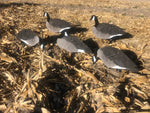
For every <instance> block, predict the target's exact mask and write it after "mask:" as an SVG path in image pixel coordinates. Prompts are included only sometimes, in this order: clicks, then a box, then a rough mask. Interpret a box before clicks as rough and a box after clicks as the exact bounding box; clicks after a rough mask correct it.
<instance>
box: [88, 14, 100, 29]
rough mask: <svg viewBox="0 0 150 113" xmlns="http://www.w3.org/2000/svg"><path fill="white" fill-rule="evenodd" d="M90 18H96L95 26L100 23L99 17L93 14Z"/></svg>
mask: <svg viewBox="0 0 150 113" xmlns="http://www.w3.org/2000/svg"><path fill="white" fill-rule="evenodd" d="M90 20H94V21H95V26H96V25H98V24H99V22H98V18H97V16H95V15H92V16H91V19H90Z"/></svg>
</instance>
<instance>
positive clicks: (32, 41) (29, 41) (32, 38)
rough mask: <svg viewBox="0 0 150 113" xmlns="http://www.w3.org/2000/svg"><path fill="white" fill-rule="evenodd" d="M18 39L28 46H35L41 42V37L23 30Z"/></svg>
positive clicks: (28, 30)
mask: <svg viewBox="0 0 150 113" xmlns="http://www.w3.org/2000/svg"><path fill="white" fill-rule="evenodd" d="M17 39H18V40H20V41H21V42H23V43H25V44H26V45H28V46H35V45H36V44H37V43H38V42H39V41H40V39H39V36H38V35H37V34H36V33H35V32H33V31H31V30H30V29H23V30H21V31H20V32H19V33H18V34H17Z"/></svg>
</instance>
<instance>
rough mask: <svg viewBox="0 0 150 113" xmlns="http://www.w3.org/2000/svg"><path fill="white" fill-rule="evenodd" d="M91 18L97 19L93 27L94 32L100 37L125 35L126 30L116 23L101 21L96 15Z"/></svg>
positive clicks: (109, 37) (107, 37)
mask: <svg viewBox="0 0 150 113" xmlns="http://www.w3.org/2000/svg"><path fill="white" fill-rule="evenodd" d="M91 20H94V21H95V25H94V26H93V28H92V32H93V34H94V35H95V36H96V37H97V38H100V39H111V38H114V37H116V36H123V35H124V34H126V33H125V32H124V30H123V29H122V28H120V27H118V26H116V25H113V24H108V23H99V22H98V19H97V17H96V16H95V15H93V16H92V17H91Z"/></svg>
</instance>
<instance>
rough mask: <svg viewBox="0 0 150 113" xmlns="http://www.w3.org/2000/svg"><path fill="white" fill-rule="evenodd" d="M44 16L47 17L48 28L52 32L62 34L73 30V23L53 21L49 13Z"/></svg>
mask: <svg viewBox="0 0 150 113" xmlns="http://www.w3.org/2000/svg"><path fill="white" fill-rule="evenodd" d="M44 16H46V17H47V22H46V27H47V28H48V29H49V31H51V32H55V33H61V32H62V31H64V30H68V29H71V28H72V25H71V23H69V22H66V21H64V20H60V19H52V18H50V16H49V14H48V13H47V12H44Z"/></svg>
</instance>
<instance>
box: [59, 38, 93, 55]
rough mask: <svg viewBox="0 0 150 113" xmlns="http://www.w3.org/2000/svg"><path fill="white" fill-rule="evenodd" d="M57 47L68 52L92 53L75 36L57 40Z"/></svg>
mask: <svg viewBox="0 0 150 113" xmlns="http://www.w3.org/2000/svg"><path fill="white" fill-rule="evenodd" d="M57 45H58V46H59V47H60V48H62V49H65V50H66V51H68V52H73V53H75V52H81V53H92V52H91V49H90V48H89V47H88V46H87V45H86V44H84V43H83V42H82V41H81V40H79V39H78V38H77V37H75V36H63V37H62V38H58V39H57Z"/></svg>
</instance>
